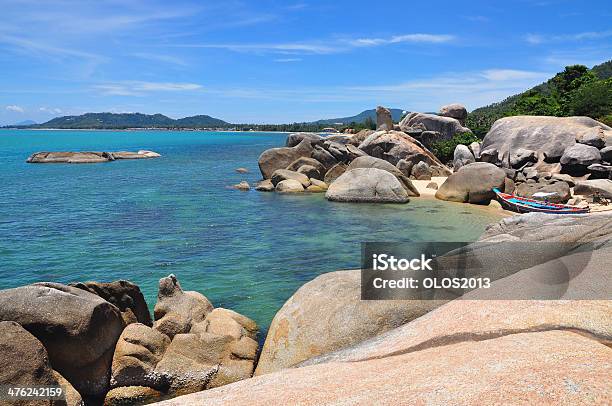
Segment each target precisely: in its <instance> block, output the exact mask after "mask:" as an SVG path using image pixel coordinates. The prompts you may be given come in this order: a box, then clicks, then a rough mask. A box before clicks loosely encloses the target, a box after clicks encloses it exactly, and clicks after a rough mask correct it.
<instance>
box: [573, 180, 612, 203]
mask: <svg viewBox="0 0 612 406" xmlns="http://www.w3.org/2000/svg"><path fill="white" fill-rule="evenodd" d="M595 192H599V193H600V194H601V195H602V196H603V197H605V198H606V199H612V180H610V179H594V180H581V181H578V182H576V186H575V187H574V194H576V195H583V196H592V195H593V194H594V193H595Z"/></svg>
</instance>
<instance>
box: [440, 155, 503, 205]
mask: <svg viewBox="0 0 612 406" xmlns="http://www.w3.org/2000/svg"><path fill="white" fill-rule="evenodd" d="M505 183H506V172H504V170H503V169H501V168H498V167H497V166H495V165H493V164H490V163H486V162H476V163H473V164H468V165H465V166H463V167H462V168H461V169H460V170H459V171H458V172H455V173H453V174H452V175H450V176H449V177H448V179H446V181H445V182H444V183H443V184H442V185H441V186H440V188H439V189H438V191H437V192H436V198H437V199H440V200H449V201H452V202H463V203H466V202H467V203H476V204H488V203H489V201H490V200H491V199H493V198H494V197H495V193H494V192H493V188H499V189H500V190H502V191H503V190H505V187H504V186H505Z"/></svg>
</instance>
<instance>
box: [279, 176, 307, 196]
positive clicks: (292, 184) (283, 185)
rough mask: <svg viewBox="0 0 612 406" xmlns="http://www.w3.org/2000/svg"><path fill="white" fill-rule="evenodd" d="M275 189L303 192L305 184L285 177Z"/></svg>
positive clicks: (282, 191)
mask: <svg viewBox="0 0 612 406" xmlns="http://www.w3.org/2000/svg"><path fill="white" fill-rule="evenodd" d="M274 190H276V191H277V192H278V193H301V192H303V191H304V185H302V184H301V183H300V182H298V181H297V180H295V179H285V180H283V181H280V182H278V183H277V184H276V187H275V188H274Z"/></svg>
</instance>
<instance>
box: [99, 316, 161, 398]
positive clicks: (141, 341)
mask: <svg viewBox="0 0 612 406" xmlns="http://www.w3.org/2000/svg"><path fill="white" fill-rule="evenodd" d="M169 344H170V339H169V338H168V336H166V335H165V334H162V333H160V332H159V331H157V330H154V329H152V328H151V327H149V326H146V325H144V324H140V323H132V324H130V325H128V326H127V327H126V328H125V329H124V330H123V332H122V333H121V336H120V337H119V341H118V342H117V346H116V348H115V354H114V355H113V364H112V369H111V380H110V383H111V387H117V386H148V387H151V388H157V389H160V390H163V389H165V386H166V385H167V380H166V379H165V377H164V376H163V375H160V374H156V373H155V372H154V371H155V367H156V366H157V363H158V362H159V361H160V360H161V358H162V356H163V354H164V352H165V351H166V348H167V347H168V345H169Z"/></svg>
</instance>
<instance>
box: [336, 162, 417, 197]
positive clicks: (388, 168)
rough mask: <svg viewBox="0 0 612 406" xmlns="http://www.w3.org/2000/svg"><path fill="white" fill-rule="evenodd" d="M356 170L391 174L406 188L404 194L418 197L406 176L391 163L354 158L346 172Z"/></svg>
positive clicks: (415, 189)
mask: <svg viewBox="0 0 612 406" xmlns="http://www.w3.org/2000/svg"><path fill="white" fill-rule="evenodd" d="M357 168H377V169H382V170H384V171H387V172H389V173H391V174H392V175H393V176H395V177H396V178H397V179H398V180H399V181H400V182H401V183H402V185H403V186H404V188H406V192H408V195H409V196H419V191H418V190H417V188H416V187H415V186H414V185H413V184H412V182H411V181H410V179H409V178H408V176H406V175H405V174H404V173H403V172H402V171H401V170H400V169H399V168H397V167H396V166H393V165H392V164H391V163H389V162H387V161H384V160H382V159H379V158H374V157H372V156H363V157H359V158H355V159H354V160H353V161H352V162H351V164H350V165H349V166H348V168H347V170H351V169H357ZM343 173H344V172H343Z"/></svg>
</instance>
